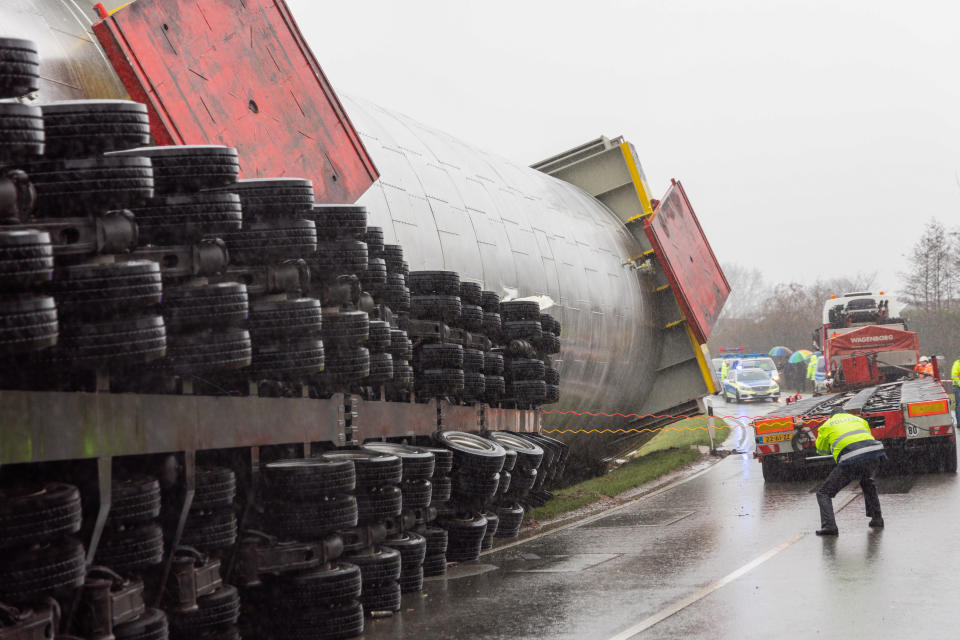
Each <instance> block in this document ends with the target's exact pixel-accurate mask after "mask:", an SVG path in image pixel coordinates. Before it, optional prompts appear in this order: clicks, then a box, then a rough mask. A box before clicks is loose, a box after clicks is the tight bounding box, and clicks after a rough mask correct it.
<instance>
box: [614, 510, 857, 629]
mask: <svg viewBox="0 0 960 640" xmlns="http://www.w3.org/2000/svg"><path fill="white" fill-rule="evenodd" d="M858 495H859V494H857V493H854V494H852V495H850V496H849V497H848V498H847V499H846V500H844V502H843V504H841V505H840V506H839V507H838V508H837V509H836V511H840V510H841V509H843V508H844V507H846V506H847V505H848V504H850V503H851V502H853V500H854V499H855V498H856V497H857V496H858ZM806 535H807V533H805V532H802V533H798V534H797V535H795V536H793V537H792V538H790V539H789V540H787V541H785V542H781V543H780V544H778V545H777V546H775V547H774V548H772V549H770V550H769V551H767V552H766V553H764V554H763V555H761V556H758V557H756V558H754V559H753V560H751V561H750V562H748V563H747V564H745V565H743V566H742V567H740V568H739V569H736V570H734V571H732V572H730V573H728V574H727V575H725V576H723V577H722V578H720V579H719V580H716V581H714V582H711V583H710V584H708V585H707V586H706V587H704V588H703V589H700V590H699V591H696V592H694V593H692V594H690V595H689V596H686V597H684V598H681V599H679V600H677V601H675V602H673V603H671V604H669V605H667V606H666V607H664V608H663V609H661V610H660V611H658V612H657V613H655V614H653V615H652V616H649V617H648V618H646V619H644V620H642V621H640V622H638V623H637V624H635V625H633V626H632V627H630V628H629V629H625V630H624V631H621V632H620V633H618V634H617V635H615V636H613V637H612V638H610V639H609V640H629V639H630V638H633V637H634V636H635V635H637V634H638V633H642V632H643V631H646V630H647V629H649V628H650V627H652V626H654V625H656V624H658V623H660V622H663V621H664V620H666V619H667V618H669V617H670V616H672V615H674V614H675V613H679V612H680V611H683V610H684V609H686V608H687V607H689V606H690V605H692V604H694V603H695V602H698V601H700V600H703V599H704V598H706V597H707V596H708V595H710V594H711V593H713V592H714V591H716V590H717V589H720V588H721V587H724V586H726V585H728V584H730V583H731V582H733V581H734V580H736V579H737V578H739V577H741V576H743V575H745V574H747V573H749V572H750V571H752V570H754V569H756V568H757V567H759V566H760V565H762V564H763V563H764V562H766V561H767V560H769V559H770V558H772V557H773V556H775V555H777V554H778V553H780V552H781V551H783V550H784V549H787V548H788V547H790V546H792V545H793V544H794V543H796V542H798V541H800V539H801V538H803V537H805V536H806Z"/></svg>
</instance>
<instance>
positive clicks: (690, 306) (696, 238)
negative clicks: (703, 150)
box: [644, 180, 730, 344]
mask: <svg viewBox="0 0 960 640" xmlns="http://www.w3.org/2000/svg"><path fill="white" fill-rule="evenodd" d="M644 229H645V231H646V233H647V237H648V238H649V239H650V242H651V243H652V244H653V248H654V251H655V252H656V255H657V260H659V261H660V264H661V265H662V266H663V269H664V272H665V273H666V276H667V281H668V282H669V283H670V286H671V287H673V291H674V293H675V294H676V296H677V301H678V302H679V304H680V309H681V310H682V311H683V314H684V316H685V317H686V318H687V322H688V323H689V324H690V328H691V329H692V330H693V334H694V335H695V336H696V338H697V340H698V341H699V342H700V344H705V343H706V342H707V338H709V337H710V331H711V330H712V329H713V325H714V323H715V322H716V321H717V317H718V316H719V315H720V311H721V310H722V309H723V303H724V302H726V300H727V296H729V295H730V284H729V283H728V282H727V278H726V277H725V276H724V275H723V270H722V269H721V268H720V264H719V263H718V262H717V258H716V256H715V255H713V249H711V248H710V243H709V242H708V241H707V237H706V236H705V235H704V234H703V229H701V228H700V222H699V221H698V220H697V215H696V214H695V213H694V212H693V207H692V206H690V200H689V199H688V198H687V194H686V192H685V191H684V190H683V185H681V184H680V182H679V181H678V180H672V181H671V185H670V188H669V189H667V194H666V195H665V196H664V197H663V199H662V200H661V201H660V204H659V206H658V207H657V209H656V211H654V213H653V216H651V219H650V220H648V221H647V222H646V224H645V225H644Z"/></svg>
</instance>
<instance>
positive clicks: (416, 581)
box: [398, 564, 423, 593]
mask: <svg viewBox="0 0 960 640" xmlns="http://www.w3.org/2000/svg"><path fill="white" fill-rule="evenodd" d="M398 582H399V583H400V592H401V593H419V592H421V591H423V565H422V564H419V565H417V566H415V567H413V568H412V569H409V570H406V569H405V570H404V571H403V572H402V573H401V574H400V580H399V581H398Z"/></svg>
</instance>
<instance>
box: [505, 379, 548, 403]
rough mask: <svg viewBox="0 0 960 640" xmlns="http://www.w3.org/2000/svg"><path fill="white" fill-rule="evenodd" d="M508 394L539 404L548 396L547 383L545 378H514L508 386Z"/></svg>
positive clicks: (520, 399)
mask: <svg viewBox="0 0 960 640" xmlns="http://www.w3.org/2000/svg"><path fill="white" fill-rule="evenodd" d="M507 396H509V397H511V398H514V399H516V400H519V401H522V402H529V403H532V404H539V403H541V402H543V401H544V400H546V398H547V385H546V383H544V381H543V380H513V381H511V382H510V385H509V386H508V388H507Z"/></svg>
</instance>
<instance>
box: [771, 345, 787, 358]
mask: <svg viewBox="0 0 960 640" xmlns="http://www.w3.org/2000/svg"><path fill="white" fill-rule="evenodd" d="M792 353H793V351H790V349H787V348H786V347H774V348H773V349H770V351H769V353H767V355H769V356H770V357H772V358H783V357H786V356H789V355H790V354H792Z"/></svg>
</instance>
